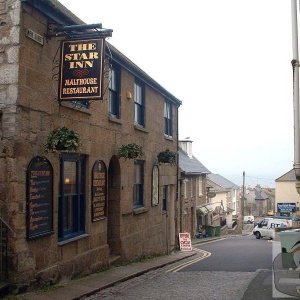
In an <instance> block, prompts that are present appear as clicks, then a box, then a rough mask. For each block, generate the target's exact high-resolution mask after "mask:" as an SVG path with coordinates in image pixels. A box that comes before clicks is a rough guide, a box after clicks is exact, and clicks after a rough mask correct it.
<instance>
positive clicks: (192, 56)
mask: <svg viewBox="0 0 300 300" xmlns="http://www.w3.org/2000/svg"><path fill="white" fill-rule="evenodd" d="M60 2H61V3H62V4H64V5H65V6H66V7H67V8H68V9H69V10H71V11H72V12H73V13H74V14H75V15H77V16H78V17H79V18H80V19H82V20H83V21H84V22H86V23H89V24H91V23H102V25H103V27H104V28H110V29H113V36H112V38H110V39H109V42H110V43H111V44H113V45H114V46H115V47H117V48H118V49H119V50H120V51H121V52H122V53H123V54H124V55H126V56H127V57H128V58H130V59H131V60H132V61H133V62H134V63H135V64H137V65H138V66H139V67H140V68H142V69H143V70H144V71H145V72H146V73H148V74H149V75H150V76H151V77H152V78H153V79H154V80H156V81H157V82H158V83H160V84H161V85H162V86H163V87H165V88H166V89H167V90H168V91H169V92H171V93H172V94H173V95H174V96H175V97H177V98H179V99H180V100H181V101H182V106H181V107H180V110H179V114H180V118H179V122H180V123H179V134H180V138H185V137H190V138H191V139H192V140H193V141H194V142H193V154H194V155H195V156H196V157H197V158H198V159H199V160H200V161H201V162H202V163H203V164H204V165H205V166H206V167H207V168H208V169H209V170H210V171H211V172H213V173H217V174H220V175H222V176H224V177H226V178H227V179H229V180H231V181H233V182H234V183H236V184H241V183H242V173H243V171H245V172H246V185H252V186H254V185H256V184H261V185H262V186H274V180H275V179H276V178H278V177H280V176H281V175H283V174H284V173H285V172H287V171H289V170H290V169H291V168H292V167H293V156H294V151H293V143H294V138H293V90H292V67H291V63H290V62H291V60H292V58H293V57H292V37H291V29H292V27H291V8H290V6H291V4H290V1H288V0H226V1H224V0H213V1H212V0H186V1H182V0H181V1H179V0H159V1H158V0H151V1H140V0H126V1H125V0H109V1H102V0H84V1H79V0H60Z"/></svg>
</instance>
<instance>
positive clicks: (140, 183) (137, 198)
mask: <svg viewBox="0 0 300 300" xmlns="http://www.w3.org/2000/svg"><path fill="white" fill-rule="evenodd" d="M134 173H135V178H134V180H135V181H134V195H133V207H134V208H138V207H142V206H144V161H142V160H136V161H135V162H134Z"/></svg>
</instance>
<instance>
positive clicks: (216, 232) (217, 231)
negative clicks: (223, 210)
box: [215, 225, 221, 236]
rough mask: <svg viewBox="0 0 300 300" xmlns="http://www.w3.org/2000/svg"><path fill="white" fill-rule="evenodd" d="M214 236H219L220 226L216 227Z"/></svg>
mask: <svg viewBox="0 0 300 300" xmlns="http://www.w3.org/2000/svg"><path fill="white" fill-rule="evenodd" d="M215 236H221V226H220V225H219V226H216V231H215Z"/></svg>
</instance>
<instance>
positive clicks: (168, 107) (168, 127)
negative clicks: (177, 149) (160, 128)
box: [164, 101, 173, 137]
mask: <svg viewBox="0 0 300 300" xmlns="http://www.w3.org/2000/svg"><path fill="white" fill-rule="evenodd" d="M164 117H165V135H167V136H169V137H171V136H172V134H173V132H172V104H171V103H170V102H167V101H165V109H164Z"/></svg>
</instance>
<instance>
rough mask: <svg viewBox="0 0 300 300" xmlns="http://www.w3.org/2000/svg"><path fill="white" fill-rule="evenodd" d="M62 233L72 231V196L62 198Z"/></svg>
mask: <svg viewBox="0 0 300 300" xmlns="http://www.w3.org/2000/svg"><path fill="white" fill-rule="evenodd" d="M63 215H64V231H72V229H73V226H74V224H73V196H66V197H64V214H63Z"/></svg>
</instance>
